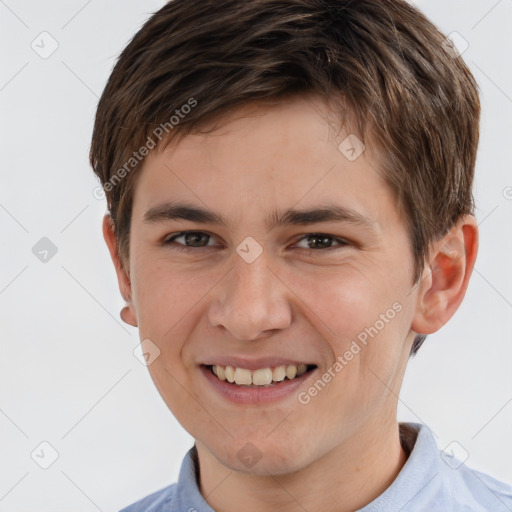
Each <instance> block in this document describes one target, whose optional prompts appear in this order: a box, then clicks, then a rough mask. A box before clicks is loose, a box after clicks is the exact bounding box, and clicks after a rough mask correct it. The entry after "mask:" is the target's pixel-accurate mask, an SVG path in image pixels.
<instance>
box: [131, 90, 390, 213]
mask: <svg viewBox="0 0 512 512" xmlns="http://www.w3.org/2000/svg"><path fill="white" fill-rule="evenodd" d="M342 123H343V120H341V122H340V121H338V123H337V124H336V120H335V116H334V113H333V111H332V110H331V109H330V108H329V106H328V105H327V104H326V102H325V101H323V100H321V99H318V98H308V99H307V100H305V99H303V98H296V99H292V100H288V101H284V102H281V103H279V104H274V105H271V106H269V105H261V104H249V105H246V106H243V107H241V108H239V109H237V110H235V111H233V112H231V113H230V114H229V115H227V116H224V117H222V118H219V119H217V120H215V121H213V122H210V123H208V124H205V125H204V126H203V127H201V132H198V133H192V134H189V135H185V136H183V137H180V138H179V139H176V141H172V140H171V142H170V143H169V144H168V145H167V146H165V147H164V148H160V149H157V150H154V151H152V152H150V154H149V155H148V156H147V157H146V160H145V162H144V165H143V167H142V169H141V176H139V179H138V184H137V187H136V190H135V196H134V214H135V213H136V214H137V215H139V217H140V216H142V215H144V214H145V213H146V211H147V209H148V208H149V207H150V206H155V205H156V204H158V203H162V202H165V201H176V200H182V199H185V200H187V202H189V203H190V202H192V203H195V204H196V205H198V206H202V207H205V206H209V207H211V208H210V209H212V210H215V211H219V212H223V213H224V214H225V215H226V216H227V217H229V216H234V217H236V218H241V217H243V216H247V215H251V216H256V217H261V218H262V219H264V220H265V221H268V219H269V218H271V217H273V218H274V219H275V218H276V216H275V212H276V211H277V210H279V209H282V208H288V209H289V208H292V207H294V206H297V207H308V206H318V204H320V203H323V204H339V205H340V206H343V207H346V208H351V209H353V210H358V211H359V212H360V213H361V215H364V216H367V217H373V218H374V219H375V220H377V221H378V220H379V218H381V217H382V214H383V212H380V211H379V208H377V203H379V202H380V203H381V204H380V205H379V206H384V203H386V202H387V203H390V204H391V205H393V199H392V197H391V192H390V190H389V189H388V187H387V185H386V184H385V183H384V181H383V180H382V178H381V176H380V174H379V173H378V172H377V171H378V163H377V160H376V158H377V156H376V155H377V153H376V151H375V150H374V148H372V147H371V145H369V144H368V142H367V141H365V142H366V147H364V146H362V141H361V140H360V139H359V138H358V137H357V136H355V134H351V133H350V132H349V129H350V128H349V127H348V125H347V126H345V127H341V124H342ZM354 144H355V151H356V156H357V153H359V152H361V151H362V152H361V154H360V155H359V156H357V158H353V156H354V151H352V153H350V152H349V153H347V149H349V150H350V149H353V148H350V146H351V145H352V146H354ZM358 144H359V146H358ZM363 149H364V151H363ZM388 206H389V205H388ZM135 210H137V212H136V211H135Z"/></svg>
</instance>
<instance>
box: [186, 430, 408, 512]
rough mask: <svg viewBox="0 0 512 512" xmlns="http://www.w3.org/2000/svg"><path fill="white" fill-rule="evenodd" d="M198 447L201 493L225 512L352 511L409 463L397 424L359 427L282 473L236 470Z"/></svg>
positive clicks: (210, 502) (384, 485)
mask: <svg viewBox="0 0 512 512" xmlns="http://www.w3.org/2000/svg"><path fill="white" fill-rule="evenodd" d="M373 427H375V426H373ZM367 430H368V431H367ZM196 446H197V451H198V457H199V473H200V490H201V494H202V495H203V496H204V497H205V500H206V501H207V502H208V504H209V505H210V506H211V507H212V508H213V509H214V510H217V511H222V512H235V511H237V512H238V511H239V510H240V504H241V503H243V504H244V507H243V508H244V510H246V511H247V512H260V511H266V510H268V509H272V510H274V509H277V508H278V509H279V510H280V511H282V512H288V511H292V510H293V511H296V510H297V508H298V507H299V508H302V509H304V510H323V511H325V512H330V511H333V512H334V511H336V512H349V511H350V512H353V511H354V510H357V509H359V508H361V507H364V506H365V505H367V504H368V503H371V502H372V501H373V500H374V499H375V498H377V497H378V496H379V495H380V494H382V493H383V492H384V491H385V490H386V489H387V488H388V487H389V486H390V485H391V483H392V482H393V480H394V479H395V478H396V477H397V475H398V473H399V472H400V470H401V469H402V467H403V465H404V464H405V462H406V460H407V455H406V453H405V452H404V450H403V449H402V446H401V444H400V436H399V429H398V424H397V423H396V421H393V422H390V424H389V425H383V424H380V425H378V428H371V427H367V428H366V429H360V430H358V431H357V433H356V434H355V435H354V436H352V437H351V438H350V440H348V441H346V442H344V443H341V444H340V445H338V446H337V447H336V448H334V449H333V450H331V451H330V452H329V453H327V454H326V455H324V456H323V457H321V458H318V459H316V460H315V461H313V462H312V463H311V464H309V465H308V466H306V467H304V468H302V469H300V470H299V471H295V472H293V473H288V474H284V475H270V474H269V475H264V476H260V475H250V474H247V473H240V472H237V471H232V470H230V469H229V468H226V467H225V466H223V465H222V464H220V463H219V462H218V461H217V459H215V458H214V457H213V456H212V455H211V453H210V452H209V451H208V450H207V449H206V447H205V446H204V445H202V444H201V443H200V442H196Z"/></svg>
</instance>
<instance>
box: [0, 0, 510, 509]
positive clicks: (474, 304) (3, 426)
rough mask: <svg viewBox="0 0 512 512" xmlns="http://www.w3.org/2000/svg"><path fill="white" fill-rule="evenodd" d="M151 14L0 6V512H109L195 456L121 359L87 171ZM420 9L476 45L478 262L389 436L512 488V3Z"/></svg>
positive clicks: (106, 2)
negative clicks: (103, 118)
mask: <svg viewBox="0 0 512 512" xmlns="http://www.w3.org/2000/svg"><path fill="white" fill-rule="evenodd" d="M162 5H163V2H162V1H161V0H151V1H148V0H144V1H142V0H140V1H136V0H123V1H121V0H116V1H114V0H90V1H85V0H72V1H69V0H68V1H63V0H61V1H58V0H48V1H45V2H37V1H35V0H30V1H24V2H22V1H21V0H5V1H3V0H0V38H1V41H0V53H1V61H0V62H1V66H0V106H1V111H0V119H1V133H0V140H1V146H0V151H1V153H0V155H1V160H0V161H1V173H2V178H1V189H0V225H1V235H2V245H1V247H2V250H1V252H0V258H1V262H0V268H1V273H0V326H1V343H2V345H1V354H0V379H1V387H0V431H1V450H2V451H1V453H2V457H1V464H0V477H1V479H0V511H1V512H28V511H38V512H42V511H52V512H64V511H66V512H68V511H70V510H74V511H83V512H89V511H90V512H94V511H97V510H101V511H104V512H107V511H115V510H118V509H119V508H121V507H123V506H126V505H128V504H129V503H131V502H133V501H135V500H137V499H140V498H141V497H143V496H145V495H147V494H149V493H150V492H153V491H155V490H157V489H159V488H161V487H164V486H166V485H168V484H170V483H172V482H174V481H176V478H177V476H178V470H179V466H180V463H181V459H182V457H183V455H184V454H185V452H186V451H187V450H188V449H189V448H190V446H191V445H192V439H191V438H190V436H189V435H188V434H187V433H186V432H184V431H183V429H182V428H181V427H180V426H179V424H178V423H177V422H176V420H175V419H174V418H173V416H172V414H171V413H170V412H169V411H168V410H167V408H166V407H165V405H164V403H163V401H162V400H161V398H160V396H159V395H158V393H157V391H156V389H155V388H154V386H153V383H152V382H151V380H150V377H149V374H148V373H147V369H146V368H145V367H144V366H143V365H142V364H140V363H139V362H138V360H137V359H136V358H135V357H134V355H133V353H132V351H133V349H134V347H135V346H136V344H137V343H138V331H137V330H136V329H134V328H132V327H129V326H127V325H126V324H124V323H122V322H121V320H120V319H119V311H120V309H121V308H122V307H123V305H124V302H123V301H122V299H121V296H120V295H119V292H118V287H117V281H116V278H115V273H114V269H113V266H112V264H111V261H110V257H109V254H108V252H107V249H106V246H105V244H104V241H103V238H102V235H101V219H102V216H103V214H104V212H105V203H104V201H102V200H98V199H96V198H95V197H94V196H93V193H92V192H93V189H94V188H95V187H97V185H98V182H97V181H96V178H95V177H94V175H93V173H92V170H91V169H90V168H89V165H88V151H89V144H90V137H91V131H92V123H93V118H94V114H95V107H96V104H97V101H98V97H99V95H100V94H101V92H102V90H103V87H104V86H105V83H106V80H107V78H108V75H109V73H110V70H111V68H112V66H113V64H114V62H115V58H116V56H117V55H118V54H119V52H120V51H121V50H122V49H123V48H124V46H125V45H126V44H127V42H128V41H129V39H130V38H131V37H132V36H133V35H134V34H135V32H136V31H137V30H138V28H139V27H140V26H141V25H142V23H143V22H144V21H145V20H146V18H147V17H148V16H149V14H150V13H151V12H154V11H156V10H157V9H158V8H159V7H161V6H162ZM417 5H418V6H419V7H420V8H422V9H423V10H424V12H425V13H426V14H427V15H428V16H429V17H430V18H431V19H432V20H433V21H434V22H435V23H436V24H437V25H438V26H439V27H440V28H441V29H442V30H443V31H444V32H445V33H446V34H449V33H451V32H453V31H456V32H458V33H459V34H460V35H461V36H462V37H463V38H464V39H465V40H466V41H467V42H468V43H469V47H468V48H467V50H466V51H465V52H464V58H465V60H466V62H468V64H469V66H470V67H471V69H472V71H473V72H474V74H475V77H476V78H477V80H478V82H479V85H480V88H481V99H482V107H483V116H482V130H481V144H480V152H479V158H478V164H477V171H476V184H475V197H476V200H477V205H478V210H477V219H478V221H479V222H480V236H481V245H480V252H479V256H478V260H477V264H476V270H475V272H474V275H473V277H472V280H471V283H470V286H469V289H468V292H467V295H466V299H465V301H464V303H463V305H462V306H461V308H460V309H459V311H458V312H457V313H456V314H455V316H454V317H453V319H452V320H451V321H450V322H449V324H448V325H447V326H445V327H444V328H443V329H441V330H440V331H439V332H438V333H436V334H435V335H432V336H430V337H429V338H428V339H427V342H426V343H425V345H424V346H423V347H422V348H421V350H420V352H419V354H418V356H417V357H416V358H415V359H413V360H412V361H411V362H410V366H409V368H408V370H407V374H406V379H405V382H404V386H403V391H402V394H401V401H400V408H399V419H400V420H406V421H417V422H424V423H426V424H427V425H429V426H430V428H431V429H432V430H433V431H434V432H435V434H436V436H437V437H436V440H437V442H438V445H439V447H440V448H441V449H443V448H445V447H446V446H447V445H448V444H449V443H451V442H452V441H454V440H455V441H457V443H458V444H456V445H452V446H456V449H455V452H456V454H457V453H460V454H462V455H463V454H464V452H463V450H466V451H467V453H468V454H469V459H468V460H467V464H468V465H470V466H471V467H473V468H476V469H480V470H483V471H485V472H489V473H490V474H492V475H493V476H495V477H497V478H499V479H502V480H505V481H508V482H509V483H510V482H512V464H511V463H510V461H511V460H512V443H511V437H510V432H512V378H511V360H512V343H511V341H512V322H511V318H512V270H511V268H512V265H511V263H510V262H511V261H512V237H511V235H512V228H511V224H512V200H511V198H512V189H510V188H509V189H507V187H512V173H511V165H510V164H511V159H510V147H511V141H512V138H511V136H512V130H511V119H512V99H511V98H512V68H511V65H510V62H511V61H510V55H511V54H512V38H511V37H510V27H511V26H512V1H511V0H501V1H496V0H479V1H476V0H473V1H468V0H457V1H453V0H452V1H450V2H446V1H444V0H429V1H426V0H425V1H420V2H417ZM43 31H47V32H48V33H49V34H51V37H52V38H54V39H55V40H56V41H57V42H58V45H59V46H58V49H57V50H56V51H55V53H53V54H52V55H51V56H50V57H49V58H47V59H42V58H41V57H40V56H39V55H38V54H37V53H36V52H35V51H34V50H33V49H32V48H31V43H32V41H33V40H34V39H36V43H37V41H40V39H37V38H38V36H39V34H40V33H41V32H43ZM45 37H47V36H45ZM39 44H41V43H39ZM49 44H50V41H49V40H46V43H45V47H46V48H49ZM507 190H508V192H509V194H508V198H509V199H507V193H506V192H507ZM42 237H48V238H49V239H50V240H51V241H52V242H53V243H54V244H55V246H56V247H57V250H58V252H57V253H56V255H55V256H54V257H53V258H51V259H50V260H49V261H48V262H47V263H42V262H41V261H39V259H37V258H36V257H35V255H34V254H33V253H32V247H33V246H34V245H35V244H36V243H37V242H38V241H39V240H40V239H41V238H42ZM42 441H47V442H48V443H50V444H51V445H52V446H53V447H54V449H55V450H56V451H57V452H58V454H59V457H58V459H57V460H56V462H55V463H54V464H53V465H51V466H50V467H49V468H48V469H46V470H45V469H41V468H40V467H39V466H38V465H37V464H36V463H35V462H34V460H32V458H31V456H30V454H31V452H32V451H33V450H34V449H36V448H37V447H38V446H39V444H40V443H41V442H42ZM461 447H463V448H461ZM39 453H40V452H39ZM48 453H49V450H48V449H47V450H46V456H47V455H48Z"/></svg>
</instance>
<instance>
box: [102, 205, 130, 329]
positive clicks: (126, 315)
mask: <svg viewBox="0 0 512 512" xmlns="http://www.w3.org/2000/svg"><path fill="white" fill-rule="evenodd" d="M102 228H103V238H104V239H105V243H106V244H107V247H108V250H109V252H110V257H111V258H112V262H113V263H114V267H115V270H116V275H117V281H118V284H119V291H120V292H121V296H122V297H123V299H124V300H125V301H126V306H125V307H124V308H123V309H122V310H121V313H120V316H121V319H122V320H123V322H125V323H127V324H129V325H132V326H133V327H137V315H136V313H135V308H134V305H133V302H132V290H131V281H130V276H129V274H128V272H127V271H126V269H125V266H124V265H123V263H122V261H121V257H120V255H119V248H118V244H117V239H116V235H115V231H114V224H113V222H112V218H111V217H110V215H109V214H108V213H107V214H105V216H104V217H103V226H102Z"/></svg>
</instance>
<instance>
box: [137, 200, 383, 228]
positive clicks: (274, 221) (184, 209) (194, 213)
mask: <svg viewBox="0 0 512 512" xmlns="http://www.w3.org/2000/svg"><path fill="white" fill-rule="evenodd" d="M178 219H182V220H188V221H191V222H198V223H202V224H216V225H221V226H226V227H228V228H229V225H230V223H229V222H228V221H227V219H225V218H224V217H223V216H222V215H221V214H220V213H216V212H214V211H211V210H208V209H206V208H202V207H199V206H195V205H192V204H187V203H177V202H165V203H161V204H158V205H156V206H153V207H151V208H150V209H149V210H148V211H147V212H146V213H145V214H144V219H143V220H144V223H146V224H153V223H160V222H166V221H172V220H178ZM320 222H344V223H348V224H354V225H357V226H359V227H363V228H365V229H369V230H372V231H373V230H374V229H375V228H377V227H378V225H379V224H378V222H377V221H376V220H375V219H372V218H370V217H367V216H365V215H363V214H361V213H359V212H357V211H356V210H353V209H350V208H346V207H344V206H340V205H337V204H328V205H322V206H319V207H317V208H311V209H303V210H297V209H293V208H290V209H288V210H285V211H284V212H281V213H280V212H277V211H275V212H273V213H272V215H271V216H270V218H269V219H267V225H268V226H269V227H270V228H274V227H277V226H286V225H300V226H306V225H308V224H316V223H320Z"/></svg>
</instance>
